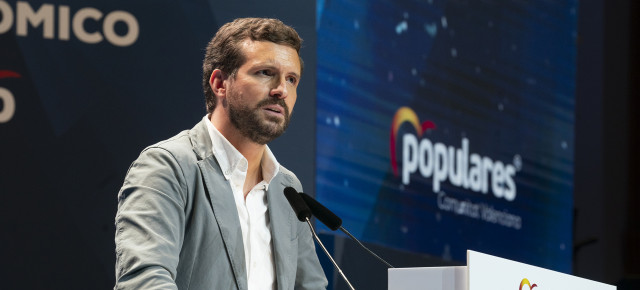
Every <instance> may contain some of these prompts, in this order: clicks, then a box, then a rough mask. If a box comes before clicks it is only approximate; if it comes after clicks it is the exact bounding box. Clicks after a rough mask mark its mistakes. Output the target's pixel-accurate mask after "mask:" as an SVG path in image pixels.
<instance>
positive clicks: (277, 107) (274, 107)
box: [264, 105, 284, 114]
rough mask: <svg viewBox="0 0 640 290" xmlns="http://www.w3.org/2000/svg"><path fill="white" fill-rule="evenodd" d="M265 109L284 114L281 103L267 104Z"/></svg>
mask: <svg viewBox="0 0 640 290" xmlns="http://www.w3.org/2000/svg"><path fill="white" fill-rule="evenodd" d="M264 109H265V110H267V111H269V112H274V113H278V114H282V113H283V111H284V109H283V108H282V107H280V105H268V106H265V107H264Z"/></svg>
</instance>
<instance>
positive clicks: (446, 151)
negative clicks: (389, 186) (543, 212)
mask: <svg viewBox="0 0 640 290" xmlns="http://www.w3.org/2000/svg"><path fill="white" fill-rule="evenodd" d="M404 123H409V124H411V125H412V127H413V128H414V129H415V133H405V134H404V135H402V138H400V139H399V138H398V137H399V136H398V131H399V129H400V127H401V126H402V125H403V124H404ZM435 129H436V124H435V123H434V122H432V121H424V122H422V123H420V120H419V119H418V115H417V114H416V113H415V112H414V111H413V110H412V109H411V108H409V107H401V108H400V109H398V110H397V111H396V113H395V115H394V117H393V121H392V124H391V134H390V135H391V136H390V144H389V148H390V155H391V168H392V170H393V174H394V175H395V176H398V175H401V179H402V183H403V184H404V185H407V184H409V183H410V182H411V177H412V176H413V175H414V174H415V173H419V174H420V175H421V176H422V177H424V178H431V180H432V185H433V192H434V193H438V192H440V185H441V183H442V182H445V181H448V182H449V183H451V184H452V185H454V186H456V187H462V188H465V189H470V190H472V191H475V192H482V193H488V191H489V189H491V192H492V193H493V195H494V196H496V197H497V198H504V199H505V200H507V201H513V200H514V199H515V198H516V192H517V190H516V184H515V182H514V177H515V175H516V166H515V165H513V164H505V163H503V162H501V161H494V160H493V159H491V158H489V157H487V156H481V155H479V154H477V153H470V152H469V143H470V142H469V139H467V138H464V137H463V138H462V140H461V146H460V148H456V147H454V146H447V145H445V144H443V143H440V142H433V141H431V140H429V139H428V138H426V135H425V134H424V133H425V132H427V131H429V130H435ZM396 141H401V142H402V143H401V144H396ZM398 149H400V150H401V152H400V154H398V152H397V150H398ZM398 155H399V156H402V157H401V158H402V162H401V163H400V164H398V160H397V157H396V156H398ZM399 167H401V168H399Z"/></svg>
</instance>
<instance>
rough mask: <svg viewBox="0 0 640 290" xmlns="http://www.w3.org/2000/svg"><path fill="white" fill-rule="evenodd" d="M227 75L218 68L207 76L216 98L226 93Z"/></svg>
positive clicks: (222, 96)
mask: <svg viewBox="0 0 640 290" xmlns="http://www.w3.org/2000/svg"><path fill="white" fill-rule="evenodd" d="M226 80H227V76H226V74H225V73H223V72H222V71H221V70H219V69H215V70H214V71H213V72H212V73H211V77H210V78H209V86H211V90H212V91H213V94H214V95H216V97H218V98H224V97H225V96H226V95H227V83H226V82H225V81H226Z"/></svg>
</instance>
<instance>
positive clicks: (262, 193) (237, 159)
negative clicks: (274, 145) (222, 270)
mask: <svg viewBox="0 0 640 290" xmlns="http://www.w3.org/2000/svg"><path fill="white" fill-rule="evenodd" d="M204 118H205V119H206V120H207V128H208V129H209V135H210V136H211V143H212V144H213V155H214V156H215V157H216V159H217V160H218V163H219V164H220V167H221V169H222V172H223V174H224V177H225V179H227V180H228V181H229V184H230V185H231V189H232V190H233V197H234V199H235V201H236V209H237V210H238V217H239V218H240V227H241V228H242V240H243V242H244V257H245V265H246V271H247V283H248V285H249V290H258V289H270V290H271V289H276V279H275V277H276V276H275V261H274V256H273V246H272V241H271V230H270V221H269V214H268V208H267V195H266V191H267V189H268V188H269V183H270V182H271V180H273V178H274V177H275V176H276V174H278V171H279V168H280V165H279V164H278V161H277V160H276V158H275V156H273V153H272V152H271V150H270V149H269V147H268V146H267V147H266V148H265V152H264V155H263V157H262V160H261V163H260V166H261V168H262V177H263V180H262V181H260V183H258V184H256V186H254V187H253V188H252V189H251V191H249V194H247V198H246V200H245V198H244V192H243V186H244V181H245V179H246V177H247V168H248V165H249V164H248V162H247V159H246V158H244V156H242V154H240V152H239V151H238V150H237V149H236V148H235V147H233V145H231V143H230V142H229V141H228V140H227V139H226V138H225V137H224V136H223V135H222V134H221V133H220V131H218V130H217V129H216V128H215V126H213V124H212V123H211V121H210V120H209V116H208V115H207V116H204Z"/></svg>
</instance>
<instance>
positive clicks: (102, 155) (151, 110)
mask: <svg viewBox="0 0 640 290" xmlns="http://www.w3.org/2000/svg"><path fill="white" fill-rule="evenodd" d="M314 11H315V5H314V3H307V2H305V1H293V2H292V1H284V0H282V1H260V0H243V1H217V0H185V1H170V0H142V1H123V0H108V1H107V0H104V1H80V0H45V1H15V0H10V1H4V0H0V198H1V199H2V202H1V203H0V213H2V214H1V216H2V218H1V219H0V229H2V234H0V257H2V258H3V261H4V262H3V263H2V266H0V281H2V284H1V285H2V286H0V288H2V289H113V285H114V278H115V277H114V276H115V275H114V269H115V267H114V265H115V246H114V240H113V238H114V233H115V227H114V218H115V213H116V201H117V193H118V190H119V188H120V186H121V185H122V182H123V180H124V176H125V174H126V171H127V169H128V167H129V165H130V164H131V162H132V161H133V160H134V159H135V158H136V157H137V156H138V154H139V153H140V151H142V149H143V148H144V147H146V146H148V145H151V144H154V143H156V142H159V141H161V140H164V139H167V138H170V137H171V136H174V135H175V134H178V133H179V132H180V131H182V130H185V129H190V128H192V127H193V126H194V125H195V124H196V122H198V121H200V120H201V119H202V117H203V116H204V115H205V113H206V110H205V105H204V96H203V93H202V87H201V71H202V70H201V67H202V59H203V57H204V49H205V47H206V45H207V43H208V41H209V40H210V39H211V37H212V36H213V34H214V33H215V32H216V31H217V29H218V28H219V27H220V25H222V24H223V23H226V22H228V21H231V20H233V19H234V18H237V17H250V16H260V17H275V18H279V19H281V20H282V21H284V22H285V23H287V24H290V25H292V26H294V27H295V28H296V29H297V30H298V32H299V33H300V34H301V36H302V37H303V38H304V39H305V42H304V45H303V48H302V57H303V59H304V61H305V65H306V69H305V72H304V75H303V76H302V80H301V83H300V86H299V88H298V101H297V103H296V107H295V110H294V112H293V119H292V122H291V126H290V127H289V130H288V131H287V133H285V134H284V135H283V136H282V137H281V138H280V139H279V140H278V141H277V142H274V143H273V144H271V146H272V147H271V148H272V149H273V151H274V152H275V155H276V156H277V158H278V161H280V163H282V164H283V165H284V166H286V167H288V168H289V169H291V170H292V171H294V172H295V173H296V174H297V175H298V177H299V178H300V179H301V180H302V182H303V184H304V185H305V186H306V187H307V188H310V189H312V188H313V181H314V171H313V162H314V151H313V150H314V140H313V137H314V133H313V131H312V129H313V128H314V127H315V126H314V125H315V123H314V120H315V119H314V114H315V109H314V105H315V102H314V100H315V47H316V43H315V17H314V16H315V14H314ZM294 145H295V146H294Z"/></svg>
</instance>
